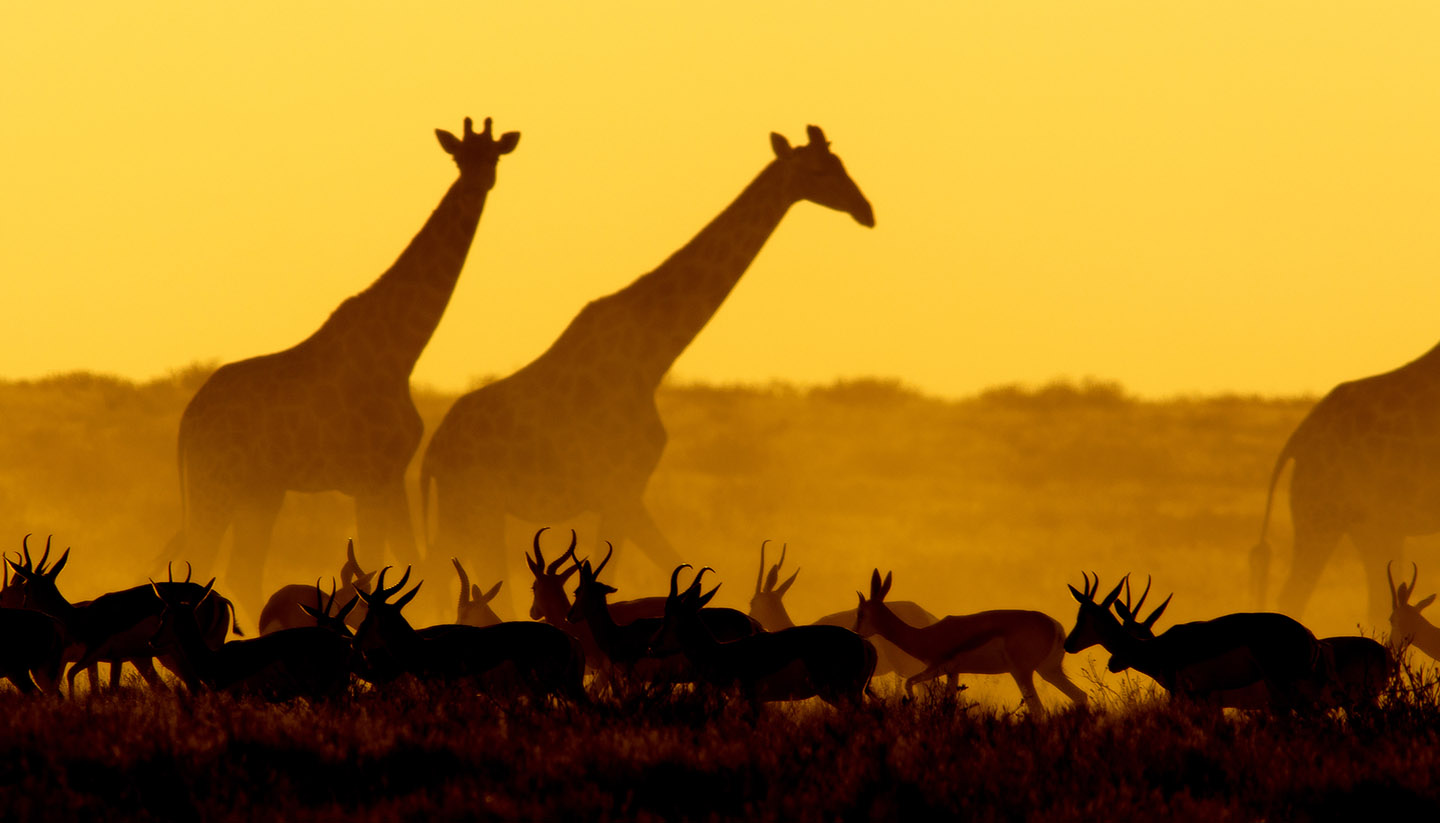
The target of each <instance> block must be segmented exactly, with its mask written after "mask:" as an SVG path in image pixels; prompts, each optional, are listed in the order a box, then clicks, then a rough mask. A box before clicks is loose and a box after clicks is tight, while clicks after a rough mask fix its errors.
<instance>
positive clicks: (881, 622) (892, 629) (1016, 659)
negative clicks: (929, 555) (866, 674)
mask: <svg viewBox="0 0 1440 823" xmlns="http://www.w3.org/2000/svg"><path fill="white" fill-rule="evenodd" d="M892 582H893V581H892V579H891V573H889V572H886V574H885V579H884V580H881V579H880V570H879V569H875V570H874V571H872V572H871V573H870V597H869V598H868V599H867V598H866V597H865V595H863V594H860V593H859V592H856V593H855V594H856V596H857V597H859V598H860V605H859V608H858V609H856V619H855V631H857V632H859V633H860V634H861V635H864V636H866V637H869V636H871V635H874V634H878V635H880V636H881V637H884V638H885V639H886V640H889V641H890V642H891V643H894V644H895V645H896V646H899V647H900V648H901V649H903V650H904V651H905V653H906V654H909V655H911V656H912V657H915V658H916V659H918V660H921V661H923V662H924V663H925V664H926V666H927V668H926V669H925V670H924V671H922V672H920V673H918V674H915V675H912V676H910V677H909V678H907V679H906V681H905V691H906V692H907V693H909V694H914V689H915V684H917V683H924V682H926V681H928V680H933V679H935V678H937V677H939V676H941V675H944V676H945V678H946V681H947V685H948V686H949V689H950V690H951V691H952V692H953V691H954V690H955V689H956V688H957V682H958V675H961V674H1009V675H1010V676H1011V677H1012V678H1013V679H1014V680H1015V685H1016V686H1019V687H1020V695H1021V697H1022V698H1023V699H1024V701H1025V706H1026V707H1027V708H1028V709H1029V711H1030V714H1031V716H1032V717H1039V716H1040V715H1041V714H1042V713H1043V712H1044V707H1043V706H1042V705H1041V703H1040V696H1039V694H1037V693H1036V691H1035V675H1036V674H1037V673H1038V674H1039V675H1040V677H1042V678H1043V679H1044V680H1045V681H1046V682H1048V683H1050V684H1051V685H1053V686H1054V687H1055V688H1057V689H1059V690H1060V691H1061V692H1064V694H1065V696H1066V697H1068V698H1070V700H1071V701H1072V702H1074V703H1075V704H1076V705H1078V706H1085V705H1086V704H1087V703H1088V697H1087V696H1086V694H1085V691H1084V690H1083V689H1081V688H1080V687H1079V686H1076V685H1075V684H1074V683H1073V682H1071V680H1070V678H1069V677H1068V676H1067V675H1066V674H1065V666H1064V663H1065V649H1064V647H1063V643H1064V640H1065V627H1064V626H1062V625H1060V621H1058V620H1056V619H1055V618H1053V617H1050V616H1049V615H1047V614H1044V613H1042V612H1037V611H1030V610H1026V609H996V610H991V611H983V612H977V613H975V614H966V615H950V616H948V617H942V618H940V620H938V621H937V622H936V623H935V624H934V625H931V626H912V625H910V624H909V623H906V622H905V621H904V620H901V619H900V617H899V616H898V615H897V614H895V612H894V611H892V610H891V609H890V606H889V604H887V603H886V602H885V596H886V595H887V594H889V593H890V585H891V583H892Z"/></svg>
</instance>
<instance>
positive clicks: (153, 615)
mask: <svg viewBox="0 0 1440 823" xmlns="http://www.w3.org/2000/svg"><path fill="white" fill-rule="evenodd" d="M28 540H29V535H26V541H22V543H21V545H22V546H23V547H24V563H23V565H17V564H16V563H15V562H14V561H11V560H9V559H8V558H7V559H6V562H7V563H9V564H10V568H11V569H12V570H13V571H14V573H15V577H16V579H18V580H19V581H20V587H21V588H22V590H23V591H24V593H25V608H27V609H34V610H36V611H39V612H44V613H45V614H48V615H50V616H51V617H53V618H55V619H56V620H59V621H60V623H61V625H62V626H64V628H65V638H66V642H67V644H68V646H67V648H66V651H65V659H66V660H71V661H74V663H73V665H72V666H71V667H70V671H69V672H68V674H67V675H66V681H67V686H68V691H69V694H70V696H71V697H74V696H75V678H76V677H77V676H78V675H79V673H80V672H81V671H88V672H89V673H90V688H91V689H92V690H94V689H98V688H99V685H100V684H99V679H98V677H97V673H98V665H97V664H99V663H109V664H110V687H111V688H118V687H119V685H120V672H121V668H122V666H123V664H124V663H125V662H127V661H128V662H129V663H130V664H131V665H133V666H135V668H136V669H137V670H138V671H139V672H140V676H141V677H142V678H144V679H145V682H146V683H147V684H149V685H150V686H151V687H152V688H164V685H165V683H164V681H163V680H161V679H160V675H159V673H158V672H156V671H155V663H154V658H155V651H154V649H153V648H152V647H151V645H150V639H151V638H152V637H154V636H155V632H156V630H157V629H158V628H159V626H160V611H161V609H162V606H163V604H161V603H159V602H157V601H156V599H155V597H154V596H153V595H154V591H153V590H152V589H151V587H150V586H149V585H145V586H136V587H134V588H130V589H124V590H122V591H118V592H109V593H107V594H102V595H100V596H99V597H97V598H95V599H94V600H91V601H86V602H81V603H71V602H70V601H68V600H66V599H65V597H64V595H62V594H60V590H59V589H58V588H56V585H55V578H56V577H57V576H58V575H59V574H60V572H61V570H62V569H64V568H65V564H66V563H67V562H68V561H69V559H70V550H69V549H66V550H65V553H64V554H63V555H61V556H60V559H59V560H57V561H56V562H55V565H54V566H53V567H51V568H49V569H46V568H45V563H46V561H47V560H48V559H49V557H50V541H49V540H46V541H45V554H44V555H43V556H42V557H41V558H40V562H39V563H32V561H31V559H30V547H29V545H28V543H27V541H28ZM187 568H188V564H187ZM157 585H158V586H160V587H161V590H162V591H165V592H166V593H167V594H173V595H174V596H175V597H184V596H187V595H193V596H195V597H197V598H198V596H199V595H198V591H199V589H200V588H201V587H200V586H199V584H196V583H191V582H190V576H189V573H188V571H187V573H186V577H185V580H184V581H183V582H175V580H174V577H173V575H172V577H171V579H170V580H169V581H168V582H165V583H160V584H157ZM196 616H197V619H198V620H199V621H200V624H201V626H202V627H203V628H204V632H205V639H206V642H207V643H208V644H209V645H210V647H211V648H215V647H218V646H219V645H220V644H221V643H223V642H225V636H226V635H227V634H228V633H229V632H230V631H231V629H232V628H233V629H234V631H235V633H236V634H237V635H238V634H242V632H241V631H240V627H239V626H238V625H236V624H235V610H234V607H233V606H232V605H231V603H230V601H229V600H226V599H225V598H224V597H221V596H220V595H218V594H217V595H215V596H214V597H211V598H208V599H207V600H206V605H205V606H204V608H203V609H201V611H200V613H198V614H197V615H196ZM161 662H162V663H165V665H166V667H167V668H170V669H172V670H175V668H176V666H175V665H174V660H173V658H170V657H168V656H163V655H162V656H161Z"/></svg>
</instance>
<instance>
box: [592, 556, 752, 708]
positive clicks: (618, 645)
mask: <svg viewBox="0 0 1440 823" xmlns="http://www.w3.org/2000/svg"><path fill="white" fill-rule="evenodd" d="M606 546H607V547H608V551H607V552H606V553H605V559H604V560H601V561H600V565H599V567H597V568H595V569H593V570H592V569H591V568H590V561H589V560H585V561H582V562H581V563H580V565H579V567H578V568H579V571H580V584H579V585H578V586H577V587H576V589H575V605H573V606H571V607H570V613H569V614H568V615H567V620H568V622H570V623H572V624H574V623H581V622H583V623H584V625H585V627H586V629H587V630H588V633H589V635H590V637H592V638H593V639H594V643H595V646H596V648H597V649H598V650H599V652H600V654H601V655H602V656H603V659H604V660H607V661H609V663H610V664H611V665H612V666H614V667H616V668H618V669H620V670H621V671H623V672H626V673H627V674H630V675H632V676H633V677H635V678H636V679H638V680H640V681H643V682H663V683H693V682H694V681H695V672H694V668H693V667H692V666H690V665H689V663H688V661H687V660H686V658H685V656H684V654H683V650H682V649H681V648H680V645H679V644H678V643H670V644H668V645H667V644H657V643H655V637H656V635H657V633H659V632H660V630H661V629H662V628H663V627H664V623H665V619H664V617H663V616H661V617H636V618H635V619H633V620H631V621H629V622H627V623H623V624H622V623H620V622H619V621H618V620H616V619H615V615H614V612H613V610H612V609H611V607H610V605H609V603H608V602H607V599H608V598H609V596H610V595H612V594H614V593H615V589H614V588H613V587H611V586H609V585H606V584H605V583H602V582H600V573H601V572H602V571H604V570H605V566H606V564H608V563H609V562H610V558H611V557H612V556H613V555H614V554H615V547H614V545H613V544H611V543H610V542H609V541H606ZM661 605H662V610H663V605H664V601H662V602H661ZM699 619H700V622H701V623H702V624H703V625H704V627H705V629H706V630H708V631H709V633H710V634H711V635H712V636H713V637H715V638H717V639H718V640H719V641H721V642H728V641H731V640H737V639H739V638H741V637H749V636H750V635H752V634H755V633H757V632H760V631H762V629H761V627H760V624H758V623H757V622H755V620H754V619H752V618H750V617H749V616H748V615H746V614H744V613H743V612H740V611H736V610H735V609H725V608H702V609H701V610H700V614H699ZM595 662H598V661H595Z"/></svg>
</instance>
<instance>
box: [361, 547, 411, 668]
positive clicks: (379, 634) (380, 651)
mask: <svg viewBox="0 0 1440 823" xmlns="http://www.w3.org/2000/svg"><path fill="white" fill-rule="evenodd" d="M389 570H390V567H389V566H386V567H385V568H383V569H381V570H380V576H379V577H377V578H376V580H375V590H374V591H370V592H356V595H357V596H359V598H360V600H361V601H362V602H364V603H365V607H366V611H365V619H364V620H362V621H360V628H359V629H357V630H356V632H355V650H356V651H357V652H359V653H360V654H361V655H363V656H364V658H365V662H366V664H367V665H369V666H372V667H373V666H374V665H375V661H376V659H384V660H385V662H386V663H392V662H394V660H395V657H396V653H395V652H396V650H395V647H396V646H399V647H401V648H403V647H404V646H405V644H406V643H408V642H410V641H411V640H412V639H413V636H414V633H415V630H414V628H412V627H411V626H410V623H409V621H407V620H406V619H405V618H404V616H403V615H401V614H400V610H401V609H403V608H405V605H406V604H407V603H409V602H410V601H411V600H413V599H415V595H416V594H417V593H419V591H420V587H421V586H422V585H424V582H423V581H422V582H420V583H416V584H415V588H413V589H411V590H410V591H408V592H406V593H405V594H403V595H400V597H399V598H398V599H396V600H395V601H394V602H393V603H392V602H390V597H391V596H392V595H394V594H396V593H397V592H399V591H400V590H401V589H403V588H405V584H406V583H407V582H409V580H410V567H409V566H406V567H405V574H404V576H403V577H401V578H400V582H399V583H396V584H395V585H394V586H391V587H389V588H386V586H385V572H387V571H389ZM401 654H403V652H401Z"/></svg>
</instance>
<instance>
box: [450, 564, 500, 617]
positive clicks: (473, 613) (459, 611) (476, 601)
mask: <svg viewBox="0 0 1440 823" xmlns="http://www.w3.org/2000/svg"><path fill="white" fill-rule="evenodd" d="M450 562H451V563H453V564H455V573H456V574H457V575H459V576H460V602H459V603H458V604H457V605H456V607H455V622H456V623H459V624H460V625H462V626H493V625H495V624H496V623H500V622H502V621H501V620H500V615H498V614H496V613H495V610H494V609H492V608H490V601H492V600H494V599H495V595H497V594H499V593H500V584H501V583H504V582H505V581H504V580H501V581H500V583H496V584H495V585H494V586H492V587H490V591H488V592H482V591H480V585H479V584H478V583H477V584H471V582H470V575H468V574H466V573H465V567H464V566H462V565H460V561H459V559H457V558H454V557H452V558H450Z"/></svg>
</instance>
